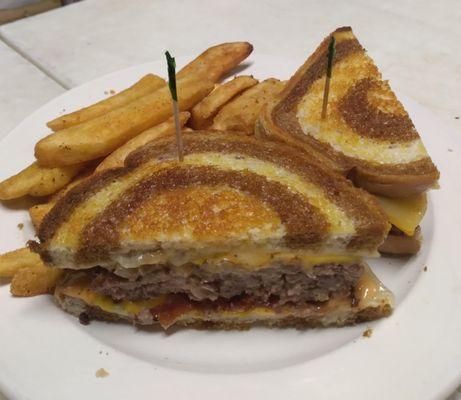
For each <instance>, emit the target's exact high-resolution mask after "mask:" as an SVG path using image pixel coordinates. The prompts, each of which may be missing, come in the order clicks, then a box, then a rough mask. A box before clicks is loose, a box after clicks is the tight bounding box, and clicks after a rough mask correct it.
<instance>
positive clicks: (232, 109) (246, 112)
mask: <svg viewBox="0 0 461 400" xmlns="http://www.w3.org/2000/svg"><path fill="white" fill-rule="evenodd" d="M283 86H284V82H281V81H279V80H278V79H274V78H271V79H266V80H265V81H263V82H260V83H258V84H257V85H256V86H253V87H251V88H250V89H248V90H246V91H245V92H243V93H242V94H241V95H240V96H238V97H236V98H235V99H233V100H231V101H230V102H229V103H227V104H226V105H225V106H224V107H223V108H221V110H220V111H219V112H218V114H217V115H216V117H215V118H214V120H213V125H212V128H213V129H218V130H223V131H225V130H232V131H239V132H243V133H247V134H253V133H254V127H255V122H256V118H257V117H258V114H259V112H260V111H261V109H262V107H263V106H264V105H265V104H266V103H268V102H270V101H272V100H273V99H274V97H275V96H277V95H278V94H279V93H280V91H281V90H282V89H283Z"/></svg>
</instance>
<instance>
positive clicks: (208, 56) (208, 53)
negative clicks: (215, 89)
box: [177, 42, 253, 82]
mask: <svg viewBox="0 0 461 400" xmlns="http://www.w3.org/2000/svg"><path fill="white" fill-rule="evenodd" d="M252 51H253V46H252V45H251V44H250V43H248V42H233V43H222V44H218V45H217V46H213V47H210V48H209V49H207V50H205V51H204V52H203V53H202V54H200V55H199V56H198V57H197V58H196V59H194V60H192V61H191V62H190V63H189V64H187V65H186V66H185V67H184V68H182V69H181V70H180V71H179V72H178V75H177V78H178V79H180V78H184V77H186V76H194V75H195V76H197V77H202V78H203V79H207V80H211V81H213V82H217V81H219V80H220V79H221V78H222V77H223V76H225V75H226V74H228V73H229V72H230V71H232V70H233V69H234V68H235V67H236V66H237V65H239V64H240V63H241V62H242V61H243V60H244V59H245V58H247V57H248V56H249V55H250V54H251V52H252Z"/></svg>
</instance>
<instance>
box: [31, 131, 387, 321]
mask: <svg viewBox="0 0 461 400" xmlns="http://www.w3.org/2000/svg"><path fill="white" fill-rule="evenodd" d="M183 139H184V161H183V162H181V163H180V162H178V161H177V160H176V143H175V140H174V138H172V137H165V138H162V139H160V140H158V141H156V142H155V143H154V142H152V143H150V144H148V145H146V146H144V147H143V148H142V149H140V150H138V151H135V152H134V153H132V154H131V155H130V156H129V157H128V158H127V160H126V162H125V167H123V168H118V169H113V170H108V171H103V172H101V173H98V174H96V175H94V176H92V177H90V178H88V179H86V180H85V181H83V182H82V183H81V184H79V185H77V186H76V187H75V188H73V189H71V190H70V191H69V192H68V193H66V194H65V195H64V196H63V197H62V198H61V199H60V200H59V201H58V202H57V203H56V205H55V206H54V208H53V209H52V210H51V211H50V212H49V213H48V214H47V216H46V217H45V219H44V221H43V222H42V224H41V226H40V231H39V243H31V247H32V248H33V249H34V250H35V251H37V252H39V253H40V254H41V256H42V258H43V260H45V262H46V263H48V264H49V265H50V266H51V267H54V268H62V269H66V270H67V274H66V277H65V278H64V279H63V280H62V282H61V284H60V285H58V288H57V290H56V298H57V300H58V303H59V304H60V305H61V306H62V307H63V308H64V309H66V310H67V311H69V312H71V313H73V314H86V315H87V316H90V317H95V318H104V319H126V320H131V321H133V322H135V323H138V324H153V323H160V324H162V326H164V327H165V328H166V327H169V326H171V325H172V324H183V325H184V324H185V325H189V324H197V323H207V324H212V325H213V326H218V327H220V326H223V327H242V326H248V325H251V324H253V323H259V322H261V323H266V324H269V325H281V326H290V325H303V324H304V325H307V326H311V325H344V324H347V323H353V322H358V321H361V320H365V319H370V318H371V319H373V318H377V317H380V316H385V315H388V314H389V313H390V310H391V309H392V295H391V294H390V292H388V291H387V290H385V289H382V290H371V289H370V290H368V289H363V290H361V289H360V288H361V287H363V285H365V286H366V285H368V286H370V287H373V288H381V287H382V285H381V284H380V283H379V281H377V279H376V278H375V277H374V276H373V275H372V274H371V273H370V272H369V270H368V268H367V267H366V265H364V264H363V262H362V258H363V257H364V256H377V254H378V253H377V249H378V247H379V246H380V245H381V244H382V243H383V241H384V239H385V237H386V235H387V233H388V230H389V228H390V224H389V223H388V222H387V220H386V217H385V215H384V213H383V212H382V210H381V209H380V207H379V205H378V203H377V201H376V200H375V199H374V198H373V197H372V196H371V195H369V194H368V193H366V192H364V191H362V190H361V189H357V188H355V187H354V186H353V185H352V184H351V183H350V182H349V181H347V180H346V179H345V178H343V177H342V176H341V175H339V174H337V173H335V172H334V171H331V170H329V169H327V168H325V167H324V166H323V165H322V164H320V163H318V162H316V161H315V160H312V159H311V158H309V157H308V156H307V155H306V154H304V153H302V152H299V151H298V150H297V149H296V148H293V147H291V146H288V145H285V144H280V143H272V142H264V141H259V140H257V139H255V138H252V137H245V136H242V135H238V134H231V133H228V132H214V131H196V132H192V133H185V134H184V138H183ZM364 282H365V283H364ZM371 293H374V294H373V295H371ZM172 315H173V317H172Z"/></svg>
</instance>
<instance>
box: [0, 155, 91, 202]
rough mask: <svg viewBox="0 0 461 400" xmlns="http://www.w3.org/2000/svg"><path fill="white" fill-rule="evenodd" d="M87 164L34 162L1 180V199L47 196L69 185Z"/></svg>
mask: <svg viewBox="0 0 461 400" xmlns="http://www.w3.org/2000/svg"><path fill="white" fill-rule="evenodd" d="M84 167H85V164H76V165H68V166H65V167H57V168H53V167H51V168H50V167H44V166H42V165H39V164H38V163H37V162H34V163H32V164H31V165H29V166H28V167H27V168H25V169H23V170H22V171H21V172H19V173H18V174H16V175H13V176H12V177H10V178H8V179H5V180H4V181H3V182H0V200H11V199H16V198H18V197H22V196H25V195H31V196H47V195H49V194H53V193H55V192H57V191H58V190H59V189H61V188H63V187H64V186H65V185H67V184H68V183H69V182H70V181H71V179H72V178H73V177H74V176H75V175H77V174H78V173H79V172H80V171H81V170H82V169H83V168H84Z"/></svg>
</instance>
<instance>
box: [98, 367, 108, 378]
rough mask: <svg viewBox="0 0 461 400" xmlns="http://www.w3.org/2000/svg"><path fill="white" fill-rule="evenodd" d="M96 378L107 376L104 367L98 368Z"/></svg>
mask: <svg viewBox="0 0 461 400" xmlns="http://www.w3.org/2000/svg"><path fill="white" fill-rule="evenodd" d="M95 375H96V378H106V377H108V376H109V372H107V371H106V370H105V369H104V368H99V369H98V370H97V371H96V373H95Z"/></svg>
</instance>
